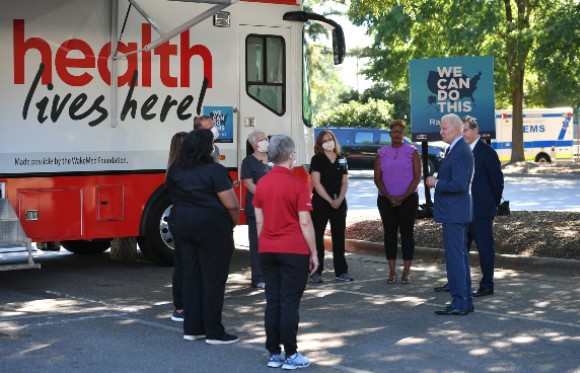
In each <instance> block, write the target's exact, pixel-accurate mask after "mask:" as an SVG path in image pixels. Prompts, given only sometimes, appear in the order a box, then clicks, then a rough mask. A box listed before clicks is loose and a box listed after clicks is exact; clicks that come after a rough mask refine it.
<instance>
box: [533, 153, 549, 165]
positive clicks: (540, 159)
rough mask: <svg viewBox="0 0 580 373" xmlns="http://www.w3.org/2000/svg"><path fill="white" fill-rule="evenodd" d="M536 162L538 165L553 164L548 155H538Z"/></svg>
mask: <svg viewBox="0 0 580 373" xmlns="http://www.w3.org/2000/svg"><path fill="white" fill-rule="evenodd" d="M536 162H538V163H552V160H551V159H550V156H549V155H547V154H538V155H537V156H536Z"/></svg>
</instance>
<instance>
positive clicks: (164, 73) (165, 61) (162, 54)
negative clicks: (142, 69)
mask: <svg viewBox="0 0 580 373" xmlns="http://www.w3.org/2000/svg"><path fill="white" fill-rule="evenodd" d="M153 51H154V53H155V54H156V55H158V56H159V78H160V79H161V82H162V83H163V85H164V86H166V87H172V88H174V87H177V78H175V77H173V76H171V72H170V70H171V69H170V68H171V56H176V55H177V45H174V44H171V43H170V42H166V43H163V44H161V45H160V46H158V47H157V48H155V49H153Z"/></svg>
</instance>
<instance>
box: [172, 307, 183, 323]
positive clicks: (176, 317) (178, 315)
mask: <svg viewBox="0 0 580 373" xmlns="http://www.w3.org/2000/svg"><path fill="white" fill-rule="evenodd" d="M171 320H173V321H177V322H183V310H181V311H178V310H175V311H173V315H171Z"/></svg>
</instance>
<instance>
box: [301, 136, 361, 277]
mask: <svg viewBox="0 0 580 373" xmlns="http://www.w3.org/2000/svg"><path fill="white" fill-rule="evenodd" d="M310 175H311V176H312V184H313V186H314V195H313V196H312V208H313V211H312V222H313V224H314V233H315V235H316V251H317V252H318V262H319V263H320V264H319V267H318V271H317V273H315V274H314V275H312V276H310V281H312V282H314V283H321V282H322V276H321V274H322V270H323V269H324V230H325V229H326V224H327V223H328V221H329V220H330V230H331V236H332V253H333V260H334V273H335V275H336V279H337V280H339V281H352V280H353V278H352V277H351V276H350V275H349V273H348V265H347V264H346V258H345V255H344V240H345V237H344V236H345V231H346V211H347V205H346V199H345V197H346V191H347V190H348V168H347V164H346V158H345V157H344V156H343V155H341V154H340V148H339V145H338V142H337V141H336V137H335V136H334V134H333V133H332V131H327V130H325V131H321V132H320V133H319V134H318V136H317V137H316V142H315V143H314V156H313V157H312V160H311V161H310Z"/></svg>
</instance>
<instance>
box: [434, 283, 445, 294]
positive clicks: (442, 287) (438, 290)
mask: <svg viewBox="0 0 580 373" xmlns="http://www.w3.org/2000/svg"><path fill="white" fill-rule="evenodd" d="M433 290H435V292H436V293H439V292H441V291H449V284H448V283H447V284H445V285H443V286H435V287H434V288H433Z"/></svg>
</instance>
